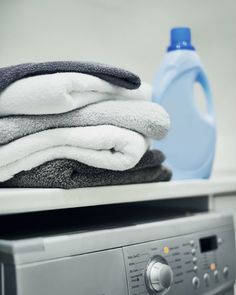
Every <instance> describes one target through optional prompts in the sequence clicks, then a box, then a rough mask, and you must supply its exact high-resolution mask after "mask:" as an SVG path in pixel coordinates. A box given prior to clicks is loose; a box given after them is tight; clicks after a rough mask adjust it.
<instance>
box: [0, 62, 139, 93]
mask: <svg viewBox="0 0 236 295" xmlns="http://www.w3.org/2000/svg"><path fill="white" fill-rule="evenodd" d="M60 72H77V73H83V74H89V75H92V76H96V77H99V78H100V79H103V80H105V81H107V82H109V83H111V84H114V85H117V86H120V87H124V88H127V89H136V88H138V87H139V86H140V79H139V77H138V76H136V75H135V74H133V73H131V72H129V71H126V70H123V69H120V68H117V67H113V66H109V65H104V64H100V63H95V62H76V61H54V62H43V63H25V64H19V65H14V66H10V67H4V68H1V69H0V92H1V91H3V90H4V89H5V88H7V87H8V86H9V85H10V84H12V83H13V82H15V81H17V80H20V79H23V78H26V77H31V76H37V75H46V74H53V73H60Z"/></svg>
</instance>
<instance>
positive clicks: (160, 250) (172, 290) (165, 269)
mask: <svg viewBox="0 0 236 295" xmlns="http://www.w3.org/2000/svg"><path fill="white" fill-rule="evenodd" d="M123 252H124V258H125V266H126V273H127V280H128V287H129V294H130V295H147V294H150V295H155V294H157V295H165V294H173V295H179V294H181V295H183V294H196V295H198V294H205V293H207V292H208V291H211V290H214V289H215V290H219V293H220V289H221V286H225V285H227V283H230V282H231V284H232V280H234V278H235V249H234V231H233V230H232V229H227V228H222V230H219V229H218V230H214V231H210V232H202V233H197V234H190V235H186V236H178V237H175V238H169V239H164V240H157V241H152V242H147V243H140V244H137V245H133V246H128V247H124V248H123Z"/></svg>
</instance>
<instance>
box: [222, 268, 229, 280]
mask: <svg viewBox="0 0 236 295" xmlns="http://www.w3.org/2000/svg"><path fill="white" fill-rule="evenodd" d="M223 275H224V278H227V277H228V275H229V268H228V267H227V266H225V267H224V269H223Z"/></svg>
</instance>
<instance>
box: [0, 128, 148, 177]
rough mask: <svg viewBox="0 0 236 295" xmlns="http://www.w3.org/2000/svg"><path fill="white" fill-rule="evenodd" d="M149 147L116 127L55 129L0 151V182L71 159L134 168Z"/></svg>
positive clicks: (17, 141)
mask: <svg viewBox="0 0 236 295" xmlns="http://www.w3.org/2000/svg"><path fill="white" fill-rule="evenodd" d="M147 147H148V143H147V140H146V139H145V138H144V137H143V136H142V135H141V134H139V133H136V132H134V131H131V130H128V129H123V128H119V127H115V126H109V125H101V126H92V127H75V128H57V129H50V130H45V131H42V132H39V133H35V134H32V135H28V136H25V137H22V138H20V139H17V140H15V141H12V142H10V143H9V144H6V145H3V146H1V147H0V181H5V180H7V179H10V178H11V177H13V176H14V175H15V174H17V173H19V172H21V171H23V170H30V169H32V168H34V167H37V166H39V165H41V164H43V163H45V162H48V161H51V160H54V159H63V158H66V159H72V160H76V161H79V162H81V163H84V164H87V165H90V166H94V167H98V168H104V169H110V170H127V169H129V168H132V167H134V166H135V165H136V164H137V163H138V162H139V160H140V159H141V157H142V156H143V154H144V153H145V152H146V150H147Z"/></svg>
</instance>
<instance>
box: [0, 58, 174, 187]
mask: <svg viewBox="0 0 236 295" xmlns="http://www.w3.org/2000/svg"><path fill="white" fill-rule="evenodd" d="M150 99H151V88H150V86H149V85H147V84H144V83H141V82H140V79H139V77H137V76H136V75H134V74H133V73H131V72H129V71H126V70H122V69H119V68H115V67H110V66H106V65H102V64H97V63H85V62H47V63H29V64H21V65H17V66H11V67H5V68H1V69H0V144H1V146H0V186H1V187H44V188H46V187H47V188H66V189H69V188H78V187H89V186H101V185H117V184H129V183H143V182H158V181H168V180H170V178H171V171H170V170H169V169H167V168H165V167H164V166H163V165H162V163H163V161H164V160H165V157H164V155H163V153H162V152H161V151H158V150H149V146H150V139H157V140H158V139H162V138H163V137H164V136H165V135H166V134H167V132H168V130H169V126H170V121H169V117H168V114H167V113H166V111H165V110H164V109H163V108H162V107H161V106H159V105H158V104H156V103H152V102H151V101H150Z"/></svg>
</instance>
